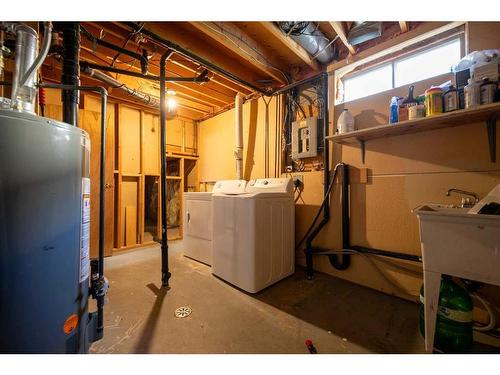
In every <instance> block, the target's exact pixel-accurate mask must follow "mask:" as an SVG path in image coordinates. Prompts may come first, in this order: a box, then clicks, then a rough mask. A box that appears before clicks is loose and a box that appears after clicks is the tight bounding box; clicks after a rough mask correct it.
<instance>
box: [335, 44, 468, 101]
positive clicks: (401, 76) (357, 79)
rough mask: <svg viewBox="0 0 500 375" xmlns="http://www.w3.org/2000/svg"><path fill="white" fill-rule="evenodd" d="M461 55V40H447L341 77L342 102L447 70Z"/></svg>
mask: <svg viewBox="0 0 500 375" xmlns="http://www.w3.org/2000/svg"><path fill="white" fill-rule="evenodd" d="M461 56H462V52H461V40H460V38H454V39H452V40H448V41H447V42H445V43H443V44H440V45H438V46H437V47H433V48H430V49H427V50H424V51H421V52H417V53H414V54H412V55H410V56H406V57H402V58H399V59H395V60H393V61H391V62H388V63H386V64H383V65H381V66H378V67H377V68H374V69H370V70H367V71H364V72H361V73H358V74H354V75H352V76H347V77H346V78H344V79H343V80H342V81H343V85H344V102H348V101H351V100H355V99H359V98H363V97H365V96H369V95H373V94H376V93H379V92H382V91H386V90H390V89H393V88H395V87H399V86H403V85H408V84H410V83H413V82H417V81H421V80H424V79H427V78H430V77H434V76H437V75H440V74H444V73H446V72H449V71H450V70H451V67H452V65H454V64H456V63H457V62H458V61H459V60H460V58H461Z"/></svg>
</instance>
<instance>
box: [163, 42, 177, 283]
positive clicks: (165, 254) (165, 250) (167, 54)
mask: <svg viewBox="0 0 500 375" xmlns="http://www.w3.org/2000/svg"><path fill="white" fill-rule="evenodd" d="M173 53H174V52H173V51H171V50H170V49H167V50H166V51H165V53H164V54H163V55H162V56H161V59H160V153H161V173H160V179H161V184H160V186H161V282H162V286H163V287H168V280H169V279H170V276H171V274H170V272H169V270H168V241H167V152H166V151H167V150H166V149H165V143H166V142H167V139H166V122H167V103H166V100H165V99H166V98H165V89H166V88H165V72H166V65H167V60H168V59H169V58H170V56H172V54H173Z"/></svg>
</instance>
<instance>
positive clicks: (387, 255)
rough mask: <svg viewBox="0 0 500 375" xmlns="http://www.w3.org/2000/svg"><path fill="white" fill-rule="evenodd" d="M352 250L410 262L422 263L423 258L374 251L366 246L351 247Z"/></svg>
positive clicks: (378, 250) (385, 251) (392, 252)
mask: <svg viewBox="0 0 500 375" xmlns="http://www.w3.org/2000/svg"><path fill="white" fill-rule="evenodd" d="M350 249H352V250H355V251H357V252H359V253H364V254H373V255H380V256H384V257H389V258H396V259H402V260H408V261H411V262H419V263H422V257H421V256H418V255H412V254H405V253H396V252H394V251H388V250H380V249H373V248H370V247H364V246H351V247H350Z"/></svg>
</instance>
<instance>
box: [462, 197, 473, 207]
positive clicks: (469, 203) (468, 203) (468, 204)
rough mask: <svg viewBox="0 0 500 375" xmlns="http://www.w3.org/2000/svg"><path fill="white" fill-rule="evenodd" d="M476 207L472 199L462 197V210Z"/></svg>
mask: <svg viewBox="0 0 500 375" xmlns="http://www.w3.org/2000/svg"><path fill="white" fill-rule="evenodd" d="M473 206H474V202H473V201H472V198H471V197H462V202H461V207H462V208H471V207H473Z"/></svg>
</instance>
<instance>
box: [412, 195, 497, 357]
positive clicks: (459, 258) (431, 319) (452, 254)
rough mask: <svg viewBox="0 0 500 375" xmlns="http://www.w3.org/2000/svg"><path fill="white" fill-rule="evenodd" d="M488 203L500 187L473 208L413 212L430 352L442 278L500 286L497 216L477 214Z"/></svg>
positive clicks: (439, 207) (428, 207) (421, 208)
mask: <svg viewBox="0 0 500 375" xmlns="http://www.w3.org/2000/svg"><path fill="white" fill-rule="evenodd" d="M490 202H500V185H497V187H496V188H495V189H493V190H492V191H491V192H490V194H488V195H487V196H486V197H485V198H483V199H482V200H481V201H480V202H479V203H477V204H476V205H475V206H474V207H472V208H461V207H457V206H453V205H445V204H434V203H428V204H424V205H421V206H418V207H417V208H415V209H414V210H413V213H415V214H416V215H417V217H418V220H419V224H420V243H421V248H422V263H423V269H424V294H425V299H424V306H425V348H426V350H427V351H428V352H429V353H430V352H432V349H433V347H434V333H435V325H436V316H437V312H438V305H439V287H440V285H441V275H443V274H445V275H450V276H457V277H461V278H464V279H469V280H475V281H480V282H483V283H487V284H493V285H500V215H483V214H478V212H479V210H480V209H481V208H482V207H483V206H484V205H485V204H488V203H490Z"/></svg>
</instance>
